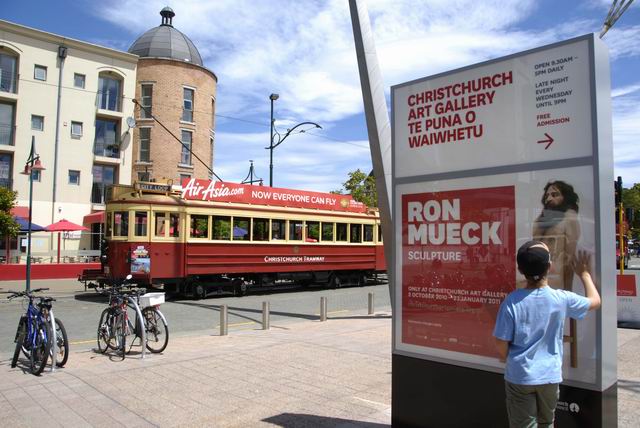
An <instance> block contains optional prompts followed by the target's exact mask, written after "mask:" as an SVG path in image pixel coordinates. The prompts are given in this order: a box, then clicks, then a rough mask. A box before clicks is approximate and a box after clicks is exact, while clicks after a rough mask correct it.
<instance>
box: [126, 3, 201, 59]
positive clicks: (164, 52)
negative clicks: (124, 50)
mask: <svg viewBox="0 0 640 428" xmlns="http://www.w3.org/2000/svg"><path fill="white" fill-rule="evenodd" d="M160 15H161V16H162V23H161V24H160V26H158V27H155V28H152V29H151V30H149V31H147V32H146V33H144V34H143V35H142V36H140V37H138V40H136V41H135V42H133V44H132V45H131V47H130V48H129V53H132V54H136V55H138V56H140V57H152V58H171V59H176V60H178V61H185V62H190V63H192V64H196V65H199V66H202V65H203V64H202V57H201V56H200V52H198V49H197V48H196V46H195V45H194V44H193V42H192V41H191V40H190V39H189V38H188V37H187V36H185V35H184V34H183V33H181V32H180V31H178V30H176V29H175V28H173V25H172V23H171V22H172V20H173V17H174V16H175V13H174V12H173V10H171V8H169V7H165V8H164V9H162V10H161V11H160Z"/></svg>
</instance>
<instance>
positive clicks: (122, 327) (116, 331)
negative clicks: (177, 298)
mask: <svg viewBox="0 0 640 428" xmlns="http://www.w3.org/2000/svg"><path fill="white" fill-rule="evenodd" d="M129 279H131V275H128V276H127V278H126V279H125V281H123V282H122V283H121V284H119V285H116V284H114V285H112V286H111V287H108V288H107V287H102V289H99V288H98V287H97V288H96V290H97V291H98V292H101V293H102V294H108V295H109V307H108V308H106V309H104V310H103V311H102V314H101V315H100V322H99V324H98V333H97V336H98V351H99V352H100V353H103V354H104V353H105V352H107V350H108V349H113V350H116V351H118V352H119V353H120V355H121V357H122V359H124V358H125V355H126V354H127V353H128V352H130V351H131V348H132V347H133V345H134V342H135V340H136V339H137V338H140V342H141V343H142V341H143V340H144V343H145V348H146V349H148V350H149V351H150V352H152V353H159V352H162V351H164V350H165V348H166V347H167V344H168V341H169V328H168V326H167V321H166V318H165V317H164V315H163V314H162V312H160V310H159V309H158V307H159V306H160V303H162V302H160V301H159V300H160V299H157V298H156V299H152V298H150V297H148V296H147V297H145V296H142V297H143V299H142V300H143V302H145V303H149V305H146V306H145V307H144V308H143V309H142V310H140V302H141V295H142V294H143V293H146V290H140V289H135V288H131V289H128V290H127V289H124V287H125V286H126V285H125V282H126V281H128V280H129ZM153 297H156V296H153ZM163 297H164V295H163ZM162 301H164V299H162ZM128 309H131V310H133V311H134V312H135V317H130V316H129V312H130V311H129V310H128ZM132 318H133V319H134V322H132V321H131V319H132ZM140 327H143V328H144V335H143V334H142V333H141V332H142V330H141V328H140ZM128 337H131V339H130V340H128V339H127V338H128ZM127 342H129V343H130V345H129V349H128V350H127ZM143 351H144V349H143ZM143 357H144V352H143Z"/></svg>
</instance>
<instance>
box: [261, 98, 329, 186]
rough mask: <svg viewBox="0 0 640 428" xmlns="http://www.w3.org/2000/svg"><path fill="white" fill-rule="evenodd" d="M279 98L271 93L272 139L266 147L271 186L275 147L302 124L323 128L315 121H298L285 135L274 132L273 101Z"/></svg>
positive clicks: (271, 183)
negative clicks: (276, 138) (276, 139)
mask: <svg viewBox="0 0 640 428" xmlns="http://www.w3.org/2000/svg"><path fill="white" fill-rule="evenodd" d="M278 98H280V95H278V94H271V95H269V99H270V100H271V139H270V140H269V142H270V144H269V147H265V149H268V150H269V187H273V149H275V148H276V147H278V146H279V145H280V144H282V143H283V142H284V140H286V138H287V137H288V136H289V135H291V133H292V132H293V131H294V130H295V129H296V128H298V127H300V126H302V125H313V126H315V127H316V128H319V129H322V126H320V125H318V124H317V123H315V122H301V123H298V124H297V125H296V126H294V127H293V128H291V129H287V133H286V134H284V136H282V137H280V134H279V133H278V132H277V131H276V134H275V135H274V134H273V129H274V124H275V119H274V118H273V102H274V101H275V100H277V99H278ZM300 132H304V130H302V131H300ZM276 136H277V137H278V141H277V142H276V143H275V144H274V143H273V140H274V137H276Z"/></svg>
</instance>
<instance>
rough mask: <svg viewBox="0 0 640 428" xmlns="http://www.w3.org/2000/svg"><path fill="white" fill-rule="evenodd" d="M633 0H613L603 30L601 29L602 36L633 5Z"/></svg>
mask: <svg viewBox="0 0 640 428" xmlns="http://www.w3.org/2000/svg"><path fill="white" fill-rule="evenodd" d="M631 3H633V0H628V1H627V0H620V3H618V0H613V3H612V4H611V7H610V8H609V13H608V14H607V17H606V18H605V19H604V23H603V24H602V30H601V31H600V38H603V37H604V35H605V34H607V31H609V29H610V28H611V27H613V26H614V24H615V23H616V22H617V21H618V19H620V17H621V16H622V14H623V13H625V11H626V10H627V9H628V8H629V6H631Z"/></svg>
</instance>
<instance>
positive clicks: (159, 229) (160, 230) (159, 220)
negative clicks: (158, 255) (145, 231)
mask: <svg viewBox="0 0 640 428" xmlns="http://www.w3.org/2000/svg"><path fill="white" fill-rule="evenodd" d="M165 215H166V213H156V214H155V216H156V227H155V234H156V236H162V237H164V231H165V227H164V220H165Z"/></svg>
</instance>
